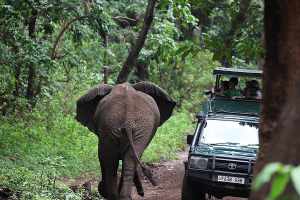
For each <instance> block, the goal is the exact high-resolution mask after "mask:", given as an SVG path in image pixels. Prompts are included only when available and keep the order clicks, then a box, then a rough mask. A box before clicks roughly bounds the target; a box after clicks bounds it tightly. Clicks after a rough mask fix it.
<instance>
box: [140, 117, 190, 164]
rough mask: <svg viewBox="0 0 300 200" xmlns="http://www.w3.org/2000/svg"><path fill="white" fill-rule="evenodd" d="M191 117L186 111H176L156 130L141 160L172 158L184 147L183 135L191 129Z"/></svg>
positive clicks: (156, 160) (150, 160)
mask: <svg viewBox="0 0 300 200" xmlns="http://www.w3.org/2000/svg"><path fill="white" fill-rule="evenodd" d="M191 121H192V120H191V117H190V115H189V113H187V112H180V113H176V114H175V115H174V116H172V117H171V118H170V119H169V120H168V121H167V122H166V123H165V124H164V125H163V126H162V127H160V128H159V129H158V131H157V132H156V134H155V136H154V138H153V141H152V142H151V143H150V145H149V147H148V148H147V149H146V151H145V153H144V155H143V160H144V161H145V162H158V161H161V160H170V159H174V158H175V156H176V153H177V152H178V151H182V150H184V148H185V138H186V137H185V136H186V135H187V134H188V133H189V131H191V128H192V123H191Z"/></svg>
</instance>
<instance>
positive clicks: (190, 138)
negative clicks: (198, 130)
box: [186, 135, 194, 145]
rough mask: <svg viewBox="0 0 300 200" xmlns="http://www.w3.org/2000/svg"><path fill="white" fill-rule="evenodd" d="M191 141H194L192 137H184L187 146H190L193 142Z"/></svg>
mask: <svg viewBox="0 0 300 200" xmlns="http://www.w3.org/2000/svg"><path fill="white" fill-rule="evenodd" d="M193 139H194V135H187V137H186V143H187V144H188V145H191V144H192V142H193Z"/></svg>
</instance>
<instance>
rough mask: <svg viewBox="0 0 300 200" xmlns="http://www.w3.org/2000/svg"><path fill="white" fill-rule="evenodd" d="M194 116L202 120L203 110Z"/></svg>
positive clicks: (203, 116)
mask: <svg viewBox="0 0 300 200" xmlns="http://www.w3.org/2000/svg"><path fill="white" fill-rule="evenodd" d="M196 118H197V119H198V120H200V121H202V120H203V119H204V118H205V114H204V113H203V112H199V113H197V114H196Z"/></svg>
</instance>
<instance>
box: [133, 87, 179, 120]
mask: <svg viewBox="0 0 300 200" xmlns="http://www.w3.org/2000/svg"><path fill="white" fill-rule="evenodd" d="M132 87H133V88H134V89H136V90H138V91H141V92H144V93H146V94H148V95H150V96H152V97H153V99H154V100H155V101H156V104H157V106H158V109H159V112H160V125H162V124H163V123H164V122H165V121H167V120H168V119H169V118H170V117H171V115H172V112H173V109H174V107H175V106H176V102H175V101H174V100H173V99H171V97H170V96H169V95H168V94H167V92H165V91H164V90H163V89H162V88H160V87H158V86H157V85H155V84H153V83H150V82H146V81H143V82H139V83H136V84H134V85H132Z"/></svg>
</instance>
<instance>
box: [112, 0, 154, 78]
mask: <svg viewBox="0 0 300 200" xmlns="http://www.w3.org/2000/svg"><path fill="white" fill-rule="evenodd" d="M155 4H156V0H148V5H147V10H146V14H145V18H144V24H143V27H142V30H141V32H140V33H139V36H138V38H137V40H136V42H135V45H133V46H132V47H131V50H130V52H129V55H128V57H127V59H126V61H125V63H124V64H123V67H122V69H121V72H120V73H119V75H118V78H117V83H123V82H126V81H127V79H128V76H129V73H130V72H131V70H132V68H133V67H134V66H135V65H136V62H137V58H138V56H139V53H140V51H141V49H142V48H143V46H144V43H145V40H146V38H147V34H148V31H149V29H150V27H151V24H152V21H153V18H154V9H155Z"/></svg>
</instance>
